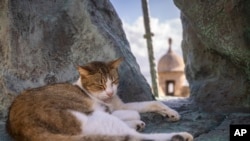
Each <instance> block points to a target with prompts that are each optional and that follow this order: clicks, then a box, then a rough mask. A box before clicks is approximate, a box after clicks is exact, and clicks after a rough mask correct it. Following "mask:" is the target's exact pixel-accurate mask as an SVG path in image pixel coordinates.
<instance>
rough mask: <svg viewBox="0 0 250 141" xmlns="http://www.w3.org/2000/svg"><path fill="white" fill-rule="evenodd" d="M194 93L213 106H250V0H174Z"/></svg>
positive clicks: (203, 106)
mask: <svg viewBox="0 0 250 141" xmlns="http://www.w3.org/2000/svg"><path fill="white" fill-rule="evenodd" d="M174 2H175V4H176V5H177V7H178V8H180V10H181V13H182V16H181V18H182V24H183V42H182V49H183V54H184V61H185V63H186V68H185V71H186V75H187V79H188V81H189V84H190V89H191V98H192V99H193V101H194V102H195V105H196V107H200V108H201V109H203V110H206V111H213V112H220V111H225V112H232V111H237V112H239V111H245V112H249V111H250V67H249V66H250V48H249V45H250V20H249V16H250V1H244V0H209V1H201V0H189V1H186V0H174Z"/></svg>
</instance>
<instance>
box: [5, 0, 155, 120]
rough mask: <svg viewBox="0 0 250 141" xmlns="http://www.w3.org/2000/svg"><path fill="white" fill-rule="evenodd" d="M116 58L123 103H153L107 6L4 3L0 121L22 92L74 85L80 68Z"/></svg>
mask: <svg viewBox="0 0 250 141" xmlns="http://www.w3.org/2000/svg"><path fill="white" fill-rule="evenodd" d="M117 57H124V62H123V63H122V65H121V67H120V69H119V72H120V78H121V79H120V80H121V81H120V87H119V92H118V94H119V95H120V96H121V97H122V99H123V100H124V101H125V102H128V101H143V100H152V99H153V97H152V93H151V89H150V86H149V85H148V84H147V82H146V79H145V78H144V77H143V76H142V74H141V72H140V69H139V66H138V64H137V63H136V60H135V57H134V56H133V54H132V53H131V50H130V46H129V43H128V41H127V39H126V36H125V33H124V31H123V29H122V23H121V20H120V19H119V18H118V16H117V14H116V12H115V10H114V8H113V6H112V5H111V4H110V2H109V1H108V0H63V1H62V0H53V1H52V0H41V1H35V0H1V1H0V60H1V61H0V66H1V67H0V74H1V75H0V101H1V102H0V113H1V114H0V117H5V116H6V113H7V107H8V106H9V104H10V103H11V101H12V99H13V98H14V97H15V96H16V95H17V94H18V93H20V92H21V91H23V90H24V89H28V88H33V87H39V86H42V85H47V84H51V83H57V82H73V81H76V80H77V78H78V73H77V71H76V66H77V65H82V64H85V63H87V62H90V61H94V60H100V61H108V60H112V59H115V58H117Z"/></svg>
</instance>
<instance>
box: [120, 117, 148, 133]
mask: <svg viewBox="0 0 250 141" xmlns="http://www.w3.org/2000/svg"><path fill="white" fill-rule="evenodd" d="M125 122H126V123H127V125H128V126H129V127H131V128H133V129H135V130H136V131H139V132H140V131H143V130H144V128H145V126H146V124H145V123H144V122H143V121H141V120H130V121H125Z"/></svg>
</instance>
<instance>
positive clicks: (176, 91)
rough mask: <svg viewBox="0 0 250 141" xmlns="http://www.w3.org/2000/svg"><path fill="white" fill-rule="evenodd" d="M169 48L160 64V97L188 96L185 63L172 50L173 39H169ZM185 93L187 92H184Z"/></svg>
mask: <svg viewBox="0 0 250 141" xmlns="http://www.w3.org/2000/svg"><path fill="white" fill-rule="evenodd" d="M168 44H169V48H168V51H167V53H166V54H164V55H163V56H162V57H161V59H160V60H159V62H158V80H159V85H160V89H161V92H163V94H162V93H160V92H159V94H160V95H162V96H164V95H171V96H187V95H188V94H189V92H188V93H187V91H186V89H185V90H184V87H183V84H184V82H185V75H184V67H185V65H184V62H183V59H182V57H181V56H179V55H178V54H176V53H175V52H174V51H173V50H172V39H171V38H169V39H168ZM184 91H185V92H184Z"/></svg>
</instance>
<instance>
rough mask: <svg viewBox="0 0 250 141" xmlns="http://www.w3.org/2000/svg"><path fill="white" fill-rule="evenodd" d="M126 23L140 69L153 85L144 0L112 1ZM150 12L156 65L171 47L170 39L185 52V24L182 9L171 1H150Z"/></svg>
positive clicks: (127, 33) (173, 46)
mask: <svg viewBox="0 0 250 141" xmlns="http://www.w3.org/2000/svg"><path fill="white" fill-rule="evenodd" d="M110 1H111V3H112V4H113V6H114V8H115V9H116V12H117V13H118V15H119V17H120V18H121V20H122V23H123V29H124V31H125V33H126V37H127V39H128V41H129V43H130V47H131V50H132V52H133V54H134V56H135V57H136V60H137V62H138V64H139V65H140V68H141V72H142V74H143V75H144V76H145V78H146V79H147V81H148V83H149V84H151V77H150V71H149V63H148V56H147V53H148V52H147V46H146V40H145V39H144V38H143V35H144V34H145V31H144V23H143V17H142V8H141V0H110ZM148 2H149V10H150V11H149V14H150V24H151V32H153V33H154V36H153V38H152V39H153V47H154V56H155V62H156V65H157V64H158V61H159V59H160V58H161V57H162V56H163V55H164V54H165V53H166V52H167V50H168V42H167V40H168V38H169V37H171V38H172V39H173V44H172V49H173V50H174V51H175V52H176V53H177V54H179V55H182V51H181V40H182V26H181V20H180V11H179V9H178V8H177V7H176V6H175V5H174V3H173V1H172V0H149V1H148Z"/></svg>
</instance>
